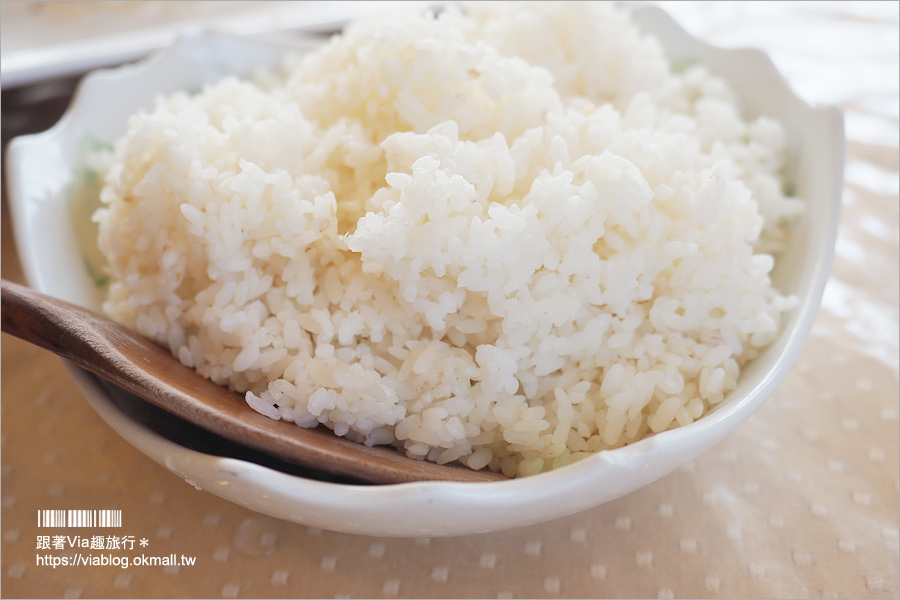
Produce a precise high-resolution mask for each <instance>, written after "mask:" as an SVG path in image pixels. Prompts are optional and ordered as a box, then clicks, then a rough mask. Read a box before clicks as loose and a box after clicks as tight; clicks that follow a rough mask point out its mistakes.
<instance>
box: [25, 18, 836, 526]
mask: <svg viewBox="0 0 900 600" xmlns="http://www.w3.org/2000/svg"><path fill="white" fill-rule="evenodd" d="M635 18H636V20H637V22H638V23H639V24H640V25H641V27H643V28H644V29H645V30H646V31H649V32H652V33H654V34H655V35H657V36H658V37H659V38H660V39H661V40H662V41H663V43H664V44H665V45H666V47H667V50H668V52H669V55H670V57H671V58H672V59H673V60H678V61H680V60H698V61H700V62H702V63H704V64H706V65H707V66H708V67H709V68H710V69H711V70H713V71H714V72H716V73H718V74H720V75H722V76H724V77H725V78H726V79H728V81H729V82H730V83H731V85H732V86H733V87H734V89H735V90H736V91H737V93H738V94H739V96H740V98H741V100H742V103H743V107H744V109H745V112H746V116H754V115H757V114H761V113H765V114H768V115H771V116H774V117H776V118H778V119H780V120H781V121H782V122H783V123H784V124H785V125H786V127H787V130H788V134H789V143H790V157H791V159H790V165H789V173H788V177H789V179H790V180H791V182H792V184H793V185H794V186H795V188H796V192H797V194H798V195H799V196H801V197H802V198H805V199H806V200H807V203H808V208H807V212H806V214H805V216H804V217H803V219H802V221H801V222H800V223H799V224H798V225H797V227H796V229H795V230H794V233H793V236H792V238H791V242H790V247H789V249H788V250H787V252H786V253H785V254H784V255H783V256H781V257H780V259H779V261H778V264H777V266H776V270H775V272H774V274H773V277H774V280H775V282H776V284H777V285H778V286H779V288H780V289H781V290H782V291H784V292H787V293H790V294H794V295H796V296H797V297H798V298H799V299H800V303H799V306H798V307H797V308H796V309H795V310H794V311H793V312H792V313H791V314H790V316H789V318H788V320H787V323H786V324H785V328H784V332H783V333H782V335H781V336H780V337H779V338H778V340H777V341H776V342H775V343H774V344H772V345H771V346H770V347H769V348H767V349H766V351H765V352H764V353H763V354H762V355H761V356H760V357H759V358H758V359H757V360H756V361H754V362H753V363H751V364H750V365H748V366H747V367H746V368H745V370H744V372H743V374H742V376H741V379H740V381H739V383H738V387H737V389H736V390H734V391H733V392H732V393H731V394H730V395H729V396H728V398H727V399H726V401H725V402H724V403H723V404H722V405H720V406H719V407H718V408H717V409H716V410H714V411H713V412H712V413H711V414H709V415H708V416H705V417H704V418H702V419H700V420H699V421H697V422H695V423H693V424H691V425H688V426H686V427H682V428H679V429H675V430H672V431H666V432H664V433H661V434H659V435H656V436H653V437H651V438H648V439H645V440H643V441H641V442H638V443H635V444H633V445H631V446H627V447H624V448H621V449H617V450H613V451H607V452H600V453H598V454H596V455H594V456H592V457H590V458H588V459H585V460H582V461H580V462H578V463H575V464H573V465H570V466H567V467H565V468H562V469H558V470H556V471H553V472H549V473H544V474H541V475H537V476H533V477H528V478H524V479H517V480H511V481H502V482H495V483H477V484H473V483H463V484H460V483H447V482H429V483H407V484H399V485H381V486H371V485H354V484H349V483H344V482H340V481H334V480H333V479H332V480H328V478H322V477H318V476H317V475H316V474H314V473H309V472H302V471H299V470H297V469H292V468H291V467H289V466H286V465H283V464H278V463H275V462H273V461H268V460H266V458H265V457H261V456H259V455H255V454H253V453H247V452H244V451H243V450H242V449H241V448H240V447H238V446H236V445H233V444H231V445H229V444H227V443H224V442H221V440H216V439H215V438H214V437H213V436H204V435H195V434H196V433H197V432H196V431H193V430H189V431H185V430H184V428H185V427H189V426H187V425H186V424H184V423H181V422H179V421H178V420H177V419H171V418H170V417H168V416H167V415H160V414H148V413H147V411H146V407H144V406H143V405H142V404H141V403H140V402H135V401H134V399H132V398H128V397H125V396H124V395H123V394H122V393H121V392H118V391H117V390H115V389H112V388H110V386H108V385H106V384H105V383H103V382H101V381H100V380H98V379H96V378H95V377H93V376H91V375H88V374H86V373H85V372H82V371H79V370H77V369H74V368H72V369H71V370H72V374H73V376H74V377H75V379H76V380H77V381H78V384H79V385H80V386H81V388H82V390H83V392H84V394H85V395H86V396H87V398H88V400H89V401H90V402H91V404H92V405H93V406H94V408H95V409H96V410H97V412H98V413H99V414H100V415H101V416H102V417H103V419H105V420H106V421H107V423H109V424H110V426H112V427H113V428H114V429H115V430H116V431H117V432H119V434H121V435H122V436H123V437H124V438H126V439H127V440H128V441H130V442H131V443H132V444H134V445H135V446H136V447H137V448H138V449H140V450H141V451H142V452H144V453H145V454H147V455H148V456H149V457H151V458H152V459H153V460H155V461H156V462H158V463H159V464H161V465H163V466H165V467H166V468H167V469H169V470H171V471H172V472H174V473H176V474H178V475H179V476H180V477H182V478H184V479H185V480H186V481H188V482H189V483H191V484H193V485H195V486H196V487H199V488H202V489H204V490H207V491H209V492H211V493H213V494H216V495H218V496H221V497H222V498H225V499H227V500H230V501H232V502H235V503H238V504H241V505H243V506H246V507H248V508H251V509H253V510H255V511H259V512H261V513H265V514H268V515H271V516H274V517H279V518H282V519H286V520H289V521H294V522H297V523H303V524H307V525H311V526H316V527H322V528H326V529H332V530H338V531H345V532H352V533H359V534H371V535H384V536H446V535H459V534H470V533H477V532H487V531H496V530H502V529H506V528H512V527H517V526H522V525H527V524H532V523H537V522H541V521H547V520H550V519H554V518H557V517H561V516H564V515H568V514H572V513H575V512H578V511H581V510H584V509H587V508H590V507H593V506H596V505H599V504H602V503H604V502H607V501H609V500H612V499H614V498H617V497H619V496H622V495H624V494H627V493H629V492H632V491H634V490H636V489H638V488H640V487H642V486H644V485H646V484H648V483H650V482H652V481H654V480H656V479H658V478H659V477H662V476H663V475H666V474H667V473H670V472H671V471H673V470H675V469H676V468H678V467H679V466H681V465H683V464H684V463H686V462H687V461H689V460H691V459H693V458H694V457H696V456H697V455H699V454H700V453H701V452H703V451H705V450H706V449H708V448H710V447H711V446H713V445H714V444H716V443H717V442H718V441H720V440H721V439H722V438H724V437H725V436H726V435H727V434H728V433H729V432H731V431H732V430H733V429H734V428H735V427H737V426H738V425H739V424H740V423H741V422H743V421H744V420H745V419H746V418H747V417H749V416H750V415H751V414H752V413H753V412H754V411H755V410H756V409H757V408H758V407H759V406H760V404H761V403H762V402H763V401H764V400H765V399H766V398H767V397H768V396H769V395H770V394H771V393H772V391H773V390H774V388H775V386H776V385H777V384H778V383H779V381H781V379H782V378H783V377H784V375H785V374H786V372H787V371H788V369H789V368H790V366H791V364H792V363H793V361H794V359H795V358H796V357H797V355H798V353H799V351H800V348H801V346H802V345H803V343H804V341H805V339H806V337H807V335H808V333H809V330H810V328H811V326H812V322H813V319H814V317H815V314H816V311H817V310H818V306H819V301H820V299H821V295H822V290H823V288H824V286H825V282H826V279H827V277H828V273H829V269H830V263H831V257H832V253H833V249H834V241H835V235H836V230H837V223H838V212H839V207H840V191H841V186H842V168H843V123H842V117H841V113H840V111H839V110H838V109H837V108H835V107H832V106H810V105H808V104H807V103H805V102H803V101H802V100H800V99H799V98H797V97H796V96H795V95H794V94H793V93H792V92H791V90H790V89H789V87H788V86H787V85H786V83H785V82H784V81H783V79H782V78H781V77H780V75H779V74H778V73H777V71H776V69H775V67H774V65H773V64H772V62H771V61H770V60H769V59H768V58H767V57H766V56H765V55H764V54H762V53H761V52H758V51H756V50H748V49H740V50H723V49H718V48H714V47H711V46H708V45H706V44H703V43H700V42H698V41H697V40H695V39H694V38H692V37H691V36H690V35H688V34H687V33H685V32H684V30H683V29H681V27H679V26H678V25H677V24H676V23H675V22H674V21H673V20H672V19H671V18H670V17H669V16H668V15H667V14H666V13H665V12H663V11H662V10H660V9H658V8H656V7H647V8H641V9H638V10H637V11H636V12H635ZM282 51H283V47H282V46H278V45H275V44H265V43H260V42H249V41H246V40H241V39H237V38H233V37H228V36H222V35H216V34H205V35H201V36H198V37H193V38H189V39H183V40H182V41H180V42H179V43H178V44H176V45H175V46H174V47H172V48H170V49H168V50H165V51H162V52H161V53H158V54H157V55H154V56H152V57H151V58H149V59H148V60H145V61H143V62H141V63H138V64H136V65H131V66H125V67H121V68H118V69H114V70H108V71H99V72H96V73H94V74H92V75H91V76H89V77H87V78H86V79H85V80H84V82H83V84H82V85H81V87H80V88H79V90H78V92H77V94H76V96H75V99H74V101H73V103H72V106H71V108H70V109H69V111H68V112H67V113H66V115H65V116H64V117H63V119H62V120H61V121H60V122H59V123H57V125H56V126H54V127H53V128H52V129H50V130H49V131H47V132H44V133H41V134H38V135H33V136H27V137H23V138H19V139H16V140H14V141H13V143H12V145H11V147H10V151H9V153H8V156H7V159H8V161H9V162H8V170H7V172H8V174H9V175H8V178H9V184H10V192H11V201H12V204H11V207H12V213H13V218H14V227H15V231H16V238H17V242H18V244H19V254H20V257H21V259H22V261H23V263H24V268H25V274H26V277H27V279H28V283H29V284H30V285H31V286H32V287H34V288H36V289H38V290H40V291H43V292H46V293H48V294H51V295H54V296H57V297H60V298H63V299H65V300H68V301H70V302H75V303H77V304H81V305H84V306H88V307H93V308H96V307H97V306H98V299H97V297H96V296H95V291H94V286H93V285H92V283H91V281H90V278H89V277H88V275H87V273H86V272H85V269H84V267H83V265H82V263H81V259H80V256H79V253H78V252H77V251H76V250H75V249H76V248H77V243H76V238H75V235H74V233H73V231H72V226H71V222H70V220H69V217H68V212H67V207H66V189H67V186H68V185H69V184H70V182H71V181H72V174H73V170H74V167H75V164H76V158H77V154H78V146H79V143H80V141H81V140H82V139H83V138H84V137H85V136H92V137H94V138H98V139H101V140H106V141H112V140H113V139H114V138H116V137H117V136H118V135H120V134H121V133H122V132H123V130H124V126H125V121H126V118H127V116H128V115H129V114H131V113H132V112H134V111H135V110H136V109H137V108H138V107H142V106H144V107H146V106H149V105H150V103H151V100H152V98H153V96H154V95H155V94H157V93H159V92H165V91H170V90H175V89H179V88H190V87H195V86H197V85H198V84H200V83H202V82H211V81H214V80H216V79H218V78H219V77H221V76H222V75H224V74H226V73H239V74H242V73H243V74H246V73H248V72H249V70H250V69H251V68H252V67H253V66H254V65H257V64H260V63H270V62H271V61H273V60H275V59H276V58H277V57H278V56H279V54H280V53H281V52H282Z"/></svg>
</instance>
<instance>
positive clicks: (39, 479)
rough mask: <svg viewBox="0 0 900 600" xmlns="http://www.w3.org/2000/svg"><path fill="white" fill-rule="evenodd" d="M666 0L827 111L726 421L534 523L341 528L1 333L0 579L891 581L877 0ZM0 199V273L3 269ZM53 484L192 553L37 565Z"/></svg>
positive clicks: (475, 589)
mask: <svg viewBox="0 0 900 600" xmlns="http://www.w3.org/2000/svg"><path fill="white" fill-rule="evenodd" d="M671 8H672V10H673V11H675V16H676V17H678V18H679V19H680V20H682V22H684V23H685V25H686V26H688V27H689V28H690V29H692V30H693V31H695V32H696V33H698V34H699V35H701V36H704V37H705V38H707V39H709V40H711V41H713V42H716V43H722V44H729V45H738V46H740V45H755V46H762V47H765V48H766V49H768V50H769V51H770V52H771V55H772V57H773V59H774V60H775V61H776V63H777V64H779V66H780V67H781V68H782V69H783V70H784V71H785V72H786V73H787V75H788V78H789V80H790V81H791V83H792V84H793V85H795V87H796V89H798V91H800V92H801V93H802V94H804V95H805V96H806V97H808V98H810V99H813V100H822V101H829V102H839V103H840V104H841V105H842V106H843V107H844V109H845V111H846V121H847V134H848V146H847V153H848V154H847V170H846V187H845V196H844V201H845V205H844V211H843V215H842V221H841V232H840V239H839V241H838V251H837V256H836V258H835V264H834V270H833V277H832V279H831V281H830V282H829V285H828V288H827V290H826V293H825V300H824V302H823V308H822V311H821V313H820V315H819V317H818V320H817V321H816V323H815V326H814V328H813V331H812V334H811V337H810V340H809V343H808V344H807V345H806V347H805V348H804V350H803V352H802V354H801V355H800V357H799V360H798V362H797V363H796V365H795V367H794V368H793V369H792V371H791V372H790V374H789V375H788V377H787V378H786V380H785V381H784V382H783V383H782V384H781V385H780V386H779V387H778V389H777V391H776V392H775V394H774V396H773V397H772V398H770V399H769V400H768V402H767V403H766V404H765V405H764V406H763V408H762V409H761V410H760V411H759V412H758V413H757V414H756V415H755V416H754V417H753V418H751V419H750V420H749V421H748V422H747V423H746V424H744V425H743V426H741V427H740V428H739V429H738V430H737V432H736V433H735V434H733V435H732V436H730V437H729V438H728V439H727V440H726V441H724V442H723V443H722V444H720V445H719V446H717V447H716V448H714V449H713V450H711V451H709V452H707V453H706V454H704V455H703V456H701V457H699V458H698V459H696V460H694V461H693V462H691V463H689V464H688V465H686V466H685V467H683V468H681V469H680V470H678V471H676V472H675V473H673V474H671V475H669V476H667V477H665V478H663V479H661V480H660V481H657V482H656V483H654V484H652V485H649V486H647V487H645V488H643V489H641V490H639V491H637V492H635V493H633V494H630V495H628V496H626V497H624V498H620V499H618V500H616V501H614V502H610V503H608V504H606V505H604V506H600V507H598V508H595V509H592V510H589V511H586V512H584V513H581V514H578V515H574V516H571V517H567V518H564V519H559V520H556V521H552V522H549V523H545V524H542V525H536V526H532V527H526V528H522V529H517V530H512V531H507V532H501V533H495V534H486V535H476V536H466V537H459V538H436V539H429V538H419V539H379V538H369V537H363V536H354V535H347V534H341V533H334V532H329V531H323V530H320V529H315V528H309V527H305V526H300V525H294V524H290V523H285V522H281V521H278V520H276V519H273V518H270V517H266V516H263V515H260V514H256V513H253V512H251V511H248V510H246V509H244V508H242V507H239V506H237V505H234V504H230V503H228V502H226V501H224V500H221V499H219V498H217V497H215V496H212V495H211V494H208V493H206V492H202V491H197V490H195V489H194V488H193V487H191V486H190V485H187V484H186V483H185V482H184V481H182V480H181V479H179V478H178V477H176V476H175V475H173V474H171V473H169V472H168V471H166V470H164V469H163V468H161V467H159V466H157V465H156V464H155V463H153V462H152V461H151V460H150V459H148V458H146V457H145V456H144V455H142V454H141V453H139V452H138V451H137V450H135V449H134V448H132V447H131V446H130V445H129V444H128V443H127V442H125V441H124V440H122V439H121V438H119V437H118V435H117V434H116V433H115V432H113V431H112V430H111V429H110V428H109V427H108V426H107V425H106V424H105V423H104V422H102V421H101V420H100V418H99V417H98V416H97V415H96V414H95V413H94V412H93V411H92V410H91V409H90V408H89V406H88V405H87V403H86V402H85V401H84V400H83V398H82V397H81V396H80V394H79V392H78V391H77V390H76V389H75V388H74V386H73V385H72V383H71V380H70V379H69V378H68V375H67V374H66V372H65V370H64V369H63V366H62V364H61V363H60V361H59V360H58V359H56V358H55V357H53V356H51V355H50V354H48V353H46V352H44V351H41V350H38V349H36V348H34V347H32V346H29V345H27V344H25V343H23V342H20V341H18V340H16V339H14V338H11V337H9V336H6V335H4V336H3V345H2V386H3V389H2V392H3V404H2V440H0V441H2V540H0V548H2V554H0V556H2V572H0V582H2V586H3V593H4V596H6V597H58V598H81V597H150V598H172V597H222V598H249V597H258V598H266V597H322V598H358V597H375V598H408V597H486V598H522V597H547V598H557V597H558V598H565V597H640V598H683V597H694V598H702V597H716V598H719V597H721V598H747V597H763V598H774V597H778V598H783V597H812V598H819V597H821V598H846V597H866V598H892V597H893V598H895V597H897V595H898V566H897V565H898V537H900V536H898V446H900V444H898V396H900V386H898V305H900V298H898V296H900V291H898V269H900V264H898V262H900V261H898V255H900V250H898V143H897V142H898V137H897V132H898V116H897V100H898V98H897V85H896V83H897V78H896V73H897V69H898V56H897V47H898V44H897V31H898V27H897V11H896V5H894V4H892V3H885V4H883V5H881V6H878V5H877V4H876V5H872V4H867V3H859V4H856V3H849V4H847V3H829V4H827V5H822V4H819V3H808V4H807V3H799V4H793V3H777V5H776V4H775V3H709V4H706V3H696V2H688V3H683V4H679V5H677V6H673V7H671ZM801 39H802V40H803V43H802V44H799V43H797V41H798V40H801ZM836 52H838V53H840V55H839V56H838V55H836V54H835V53H836ZM838 57H839V58H840V59H841V60H840V61H835V60H834V59H835V58H838ZM3 209H4V214H3V220H2V225H3V238H2V239H3V255H2V256H3V265H2V266H3V274H4V277H5V278H7V279H14V280H21V270H20V267H19V264H18V261H17V257H16V255H15V250H14V248H13V244H12V242H13V240H12V235H11V233H10V230H9V221H10V220H9V218H8V213H7V212H6V211H7V206H6V203H5V202H4V205H3ZM58 501H62V502H64V503H65V504H66V505H67V506H73V507H81V506H84V507H92V508H121V509H122V510H123V513H124V518H125V519H126V522H127V531H126V532H125V533H127V534H129V535H132V536H134V537H135V538H136V539H138V540H139V539H141V538H146V539H147V540H148V542H149V546H148V548H147V554H153V555H158V556H167V555H169V554H177V555H187V556H194V557H196V564H195V565H193V566H185V565H180V566H173V565H169V566H138V567H129V568H128V569H122V568H120V567H115V566H92V567H69V568H57V569H53V568H50V567H48V566H41V565H38V564H36V554H40V553H41V552H40V551H39V550H36V537H37V536H38V535H40V534H41V531H40V530H39V529H38V527H37V524H36V519H35V513H36V509H37V508H40V507H43V506H47V505H49V504H53V503H56V502H58ZM76 552H77V550H64V551H63V550H60V551H54V552H53V555H55V556H60V557H63V556H72V555H74V554H75V553H76ZM45 553H46V552H45ZM137 553H139V551H138V552H137Z"/></svg>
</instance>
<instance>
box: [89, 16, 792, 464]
mask: <svg viewBox="0 0 900 600" xmlns="http://www.w3.org/2000/svg"><path fill="white" fill-rule="evenodd" d="M679 67H684V68H683V69H682V68H677V69H673V68H672V66H671V65H670V64H669V62H668V60H667V59H666V57H665V55H664V53H663V51H662V48H661V46H660V44H659V43H658V42H657V41H656V40H655V39H653V38H650V37H647V36H644V35H641V34H640V33H639V32H638V30H637V29H636V27H635V26H634V25H633V24H631V22H630V18H629V15H628V13H627V11H624V10H621V9H618V8H617V7H615V6H614V5H612V4H595V3H547V4H535V3H527V4H523V5H514V4H507V3H501V4H486V3H474V4H472V5H466V7H465V12H460V11H456V10H448V11H446V12H444V13H442V14H441V15H440V16H438V17H434V16H433V15H430V14H424V15H422V14H408V15H401V16H395V17H390V18H385V19H379V20H377V21H367V22H361V23H357V24H353V25H351V26H350V27H348V28H347V30H346V31H345V32H344V34H342V35H341V36H338V37H336V38H334V39H333V40H332V41H330V42H329V43H328V44H326V45H324V46H323V47H322V48H320V49H318V50H317V51H314V52H312V53H310V54H307V55H305V56H302V57H299V58H292V57H289V58H287V59H286V61H285V63H284V65H283V67H282V69H281V70H280V71H279V72H274V73H261V74H260V75H259V76H258V77H257V78H256V79H254V80H253V81H241V80H237V79H235V78H226V79H224V80H222V81H220V82H219V83H217V84H215V85H211V86H207V87H205V88H204V89H203V90H201V91H199V92H197V93H194V94H188V93H187V92H184V93H177V94H174V95H170V96H168V97H165V98H161V99H160V100H159V101H158V103H157V106H156V108H155V109H154V110H153V111H150V112H146V113H140V114H137V115H135V116H134V117H132V118H131V120H130V121H129V124H128V131H127V133H126V134H125V136H124V137H122V138H121V139H120V140H118V142H117V143H116V144H115V147H114V149H113V150H112V151H111V152H109V153H104V154H102V155H98V156H96V157H94V160H95V161H96V163H97V165H98V166H100V167H101V168H102V170H103V171H104V173H105V186H104V189H103V191H102V193H101V201H102V203H103V207H102V208H101V209H100V210H99V211H98V212H97V214H96V216H95V219H96V220H97V222H98V225H99V247H100V249H101V251H102V253H103V255H104V256H105V258H106V261H107V263H108V264H107V270H108V272H107V275H108V276H109V281H110V283H109V286H108V288H107V290H106V295H107V297H106V300H105V302H104V310H105V311H106V312H107V313H108V314H109V315H111V316H113V317H114V318H116V319H117V320H120V321H122V322H123V323H125V324H127V325H130V326H131V327H134V328H135V329H137V330H138V331H140V332H141V333H143V334H144V335H147V336H148V337H151V338H152V339H154V340H156V341H158V342H160V343H162V344H164V345H166V346H167V347H169V348H170V349H171V350H172V352H173V353H174V354H175V355H176V356H177V357H178V358H179V359H180V360H181V361H182V362H183V363H185V364H187V365H188V366H191V367H193V368H195V369H196V370H197V371H198V372H200V373H201V374H203V375H204V376H206V377H208V378H210V379H212V380H213V381H216V382H217V383H220V384H222V385H227V386H229V387H230V388H232V389H235V390H237V391H239V392H241V393H244V394H245V397H246V399H247V402H248V403H249V404H250V406H252V407H253V408H254V409H255V410H257V411H258V412H260V413H262V414H265V415H267V416H270V417H272V418H276V419H283V420H287V421H291V422H294V423H296V424H297V425H299V426H303V427H312V426H317V425H319V424H324V425H326V426H328V427H329V428H331V429H333V430H334V431H335V433H337V434H338V435H342V436H345V437H348V438H350V439H354V440H356V441H359V442H361V443H367V444H393V445H395V446H397V447H398V448H399V449H400V450H401V451H403V452H405V453H406V454H407V455H409V456H412V457H416V458H425V459H428V460H433V461H437V462H442V463H443V462H451V461H459V462H461V463H463V464H465V465H468V466H469V467H471V468H473V469H480V468H490V469H492V470H495V471H502V472H503V473H504V474H506V475H508V476H517V475H530V474H534V473H538V472H541V471H544V470H548V469H551V468H555V467H559V466H562V465H564V464H567V463H569V462H572V461H574V460H577V459H579V458H581V457H584V456H587V455H589V454H591V453H595V452H598V451H601V450H605V449H611V448H616V447H620V446H623V445H626V444H630V443H632V442H634V441H637V440H640V439H642V438H644V437H646V436H648V435H652V434H653V433H657V432H660V431H664V430H666V429H669V428H673V427H678V426H681V425H685V424H688V423H690V422H692V421H694V420H696V419H698V418H701V417H702V416H703V415H704V414H706V413H707V412H708V411H710V410H711V409H712V408H714V407H715V406H716V405H717V404H718V403H720V402H721V401H722V400H723V398H724V397H725V395H726V394H727V393H728V392H729V391H730V390H731V389H733V388H734V386H735V385H736V381H737V379H738V377H739V374H740V370H741V368H742V366H743V365H745V364H746V363H747V361H750V360H752V359H753V358H754V357H755V356H756V355H757V354H758V352H759V351H760V350H761V349H762V348H764V347H765V346H766V345H767V344H768V343H770V342H771V341H772V340H773V339H774V338H775V337H776V336H777V334H778V333H779V330H780V323H781V321H782V317H783V315H784V314H785V312H786V311H788V310H790V309H791V307H792V306H793V300H792V299H791V298H788V297H785V296H783V295H781V294H780V293H779V292H778V290H776V289H775V288H774V287H773V286H772V283H771V281H770V278H769V273H770V271H771V269H772V267H773V264H774V259H773V255H774V254H775V253H777V252H778V251H779V249H780V248H781V247H782V246H783V244H784V241H785V239H786V236H787V235H788V227H789V225H790V222H791V220H792V219H794V218H796V217H797V215H799V214H800V213H801V212H802V210H803V205H802V203H801V202H800V201H799V200H798V199H796V198H790V197H788V196H787V195H786V194H785V192H784V188H785V186H784V184H783V183H782V181H781V179H780V175H781V169H782V167H783V162H784V155H785V147H784V143H785V142H784V132H783V130H782V128H781V125H780V124H779V123H777V122H775V121H774V120H772V119H768V118H765V117H760V118H757V119H754V120H752V121H745V120H744V119H742V117H741V116H740V107H739V106H738V105H737V103H736V100H735V98H734V95H733V93H732V92H731V91H730V90H729V89H728V87H727V85H726V84H725V83H724V82H723V81H722V80H720V79H718V78H716V77H714V76H712V75H710V74H709V73H707V72H706V71H705V70H704V69H703V68H702V67H699V66H685V65H679Z"/></svg>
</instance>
